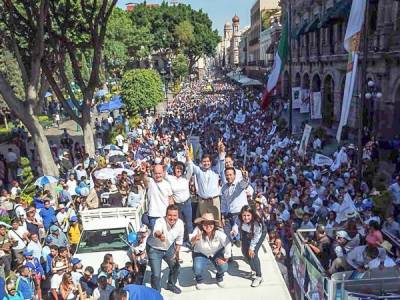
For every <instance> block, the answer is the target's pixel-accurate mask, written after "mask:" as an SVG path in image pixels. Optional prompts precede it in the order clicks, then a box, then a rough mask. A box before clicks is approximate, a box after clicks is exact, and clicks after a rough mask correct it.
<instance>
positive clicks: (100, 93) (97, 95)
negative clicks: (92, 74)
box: [96, 89, 108, 97]
mask: <svg viewBox="0 0 400 300" xmlns="http://www.w3.org/2000/svg"><path fill="white" fill-rule="evenodd" d="M107 92H108V91H107V90H104V89H103V90H98V91H97V93H96V97H104V96H105V95H106V94H107Z"/></svg>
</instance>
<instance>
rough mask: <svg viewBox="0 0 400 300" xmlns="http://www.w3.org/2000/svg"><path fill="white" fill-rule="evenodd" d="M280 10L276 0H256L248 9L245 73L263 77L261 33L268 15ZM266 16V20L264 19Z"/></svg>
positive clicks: (264, 71) (264, 68)
mask: <svg viewBox="0 0 400 300" xmlns="http://www.w3.org/2000/svg"><path fill="white" fill-rule="evenodd" d="M277 11H280V8H279V1H278V0H256V1H255V3H254V5H253V6H252V7H251V10H250V22H251V24H250V29H249V32H248V48H247V52H248V64H247V66H246V73H247V74H248V75H249V76H251V77H254V78H263V77H264V76H265V73H266V71H267V69H266V64H265V61H264V59H263V58H264V56H265V54H264V52H263V50H264V49H262V47H261V33H262V31H264V30H265V29H266V27H268V26H265V23H266V22H267V23H268V21H269V18H270V16H272V15H274V14H275V13H276V12H277ZM265 18H267V19H268V20H265Z"/></svg>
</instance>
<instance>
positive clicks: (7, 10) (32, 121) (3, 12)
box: [0, 0, 58, 176]
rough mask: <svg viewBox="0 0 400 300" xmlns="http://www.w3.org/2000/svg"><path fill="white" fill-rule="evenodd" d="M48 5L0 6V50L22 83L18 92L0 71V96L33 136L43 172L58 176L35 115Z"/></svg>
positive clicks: (16, 3) (41, 80)
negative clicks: (6, 53) (9, 56)
mask: <svg viewBox="0 0 400 300" xmlns="http://www.w3.org/2000/svg"><path fill="white" fill-rule="evenodd" d="M24 4H26V5H24ZM48 4H49V3H48V1H47V0H41V1H30V2H29V4H28V3H26V2H25V1H22V2H21V1H5V2H3V3H2V4H1V5H0V18H1V27H2V28H1V29H2V30H1V32H0V45H1V46H0V48H1V49H2V51H3V53H4V51H6V50H5V49H7V48H8V49H10V53H12V57H13V58H14V59H15V61H16V62H17V65H18V73H20V75H21V79H22V83H23V92H22V91H18V89H17V88H16V87H15V86H13V82H15V80H14V79H13V78H12V75H10V73H7V68H2V69H1V70H0V94H1V95H2V97H3V99H4V101H5V102H6V103H7V105H8V106H9V108H10V109H11V110H12V111H13V112H14V113H15V114H16V115H17V116H18V118H19V119H20V120H21V122H22V123H23V124H24V125H25V127H26V128H27V129H28V131H29V132H30V134H31V135H32V138H33V141H34V142H35V145H36V148H37V151H38V154H39V157H40V161H41V164H42V169H43V172H44V173H45V174H46V175H53V176H58V169H57V166H56V164H55V162H54V160H53V159H49V158H51V157H52V154H51V151H50V147H49V144H48V141H47V138H46V136H45V134H44V130H43V127H42V126H41V125H40V123H39V120H38V118H37V117H36V115H35V112H36V111H37V107H38V105H39V103H40V98H41V97H42V95H43V96H44V93H45V92H46V86H47V85H46V84H45V80H44V75H43V73H42V72H41V68H40V65H41V61H42V59H43V57H44V36H45V33H44V31H45V30H44V26H45V22H46V18H47V16H48ZM11 60H12V61H14V60H13V59H11ZM14 71H15V72H17V71H16V70H14Z"/></svg>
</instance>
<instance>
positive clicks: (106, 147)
mask: <svg viewBox="0 0 400 300" xmlns="http://www.w3.org/2000/svg"><path fill="white" fill-rule="evenodd" d="M103 149H104V150H121V148H120V147H118V146H116V145H113V144H109V145H107V146H104V148H103Z"/></svg>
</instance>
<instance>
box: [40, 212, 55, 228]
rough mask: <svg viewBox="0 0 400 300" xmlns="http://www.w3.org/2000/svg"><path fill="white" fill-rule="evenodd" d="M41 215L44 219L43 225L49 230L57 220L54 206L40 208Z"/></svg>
mask: <svg viewBox="0 0 400 300" xmlns="http://www.w3.org/2000/svg"><path fill="white" fill-rule="evenodd" d="M39 215H40V216H41V217H42V219H43V226H44V228H45V229H46V230H49V228H50V226H51V225H52V224H54V221H55V220H56V212H55V210H54V208H53V207H49V208H42V209H41V210H40V213H39Z"/></svg>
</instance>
